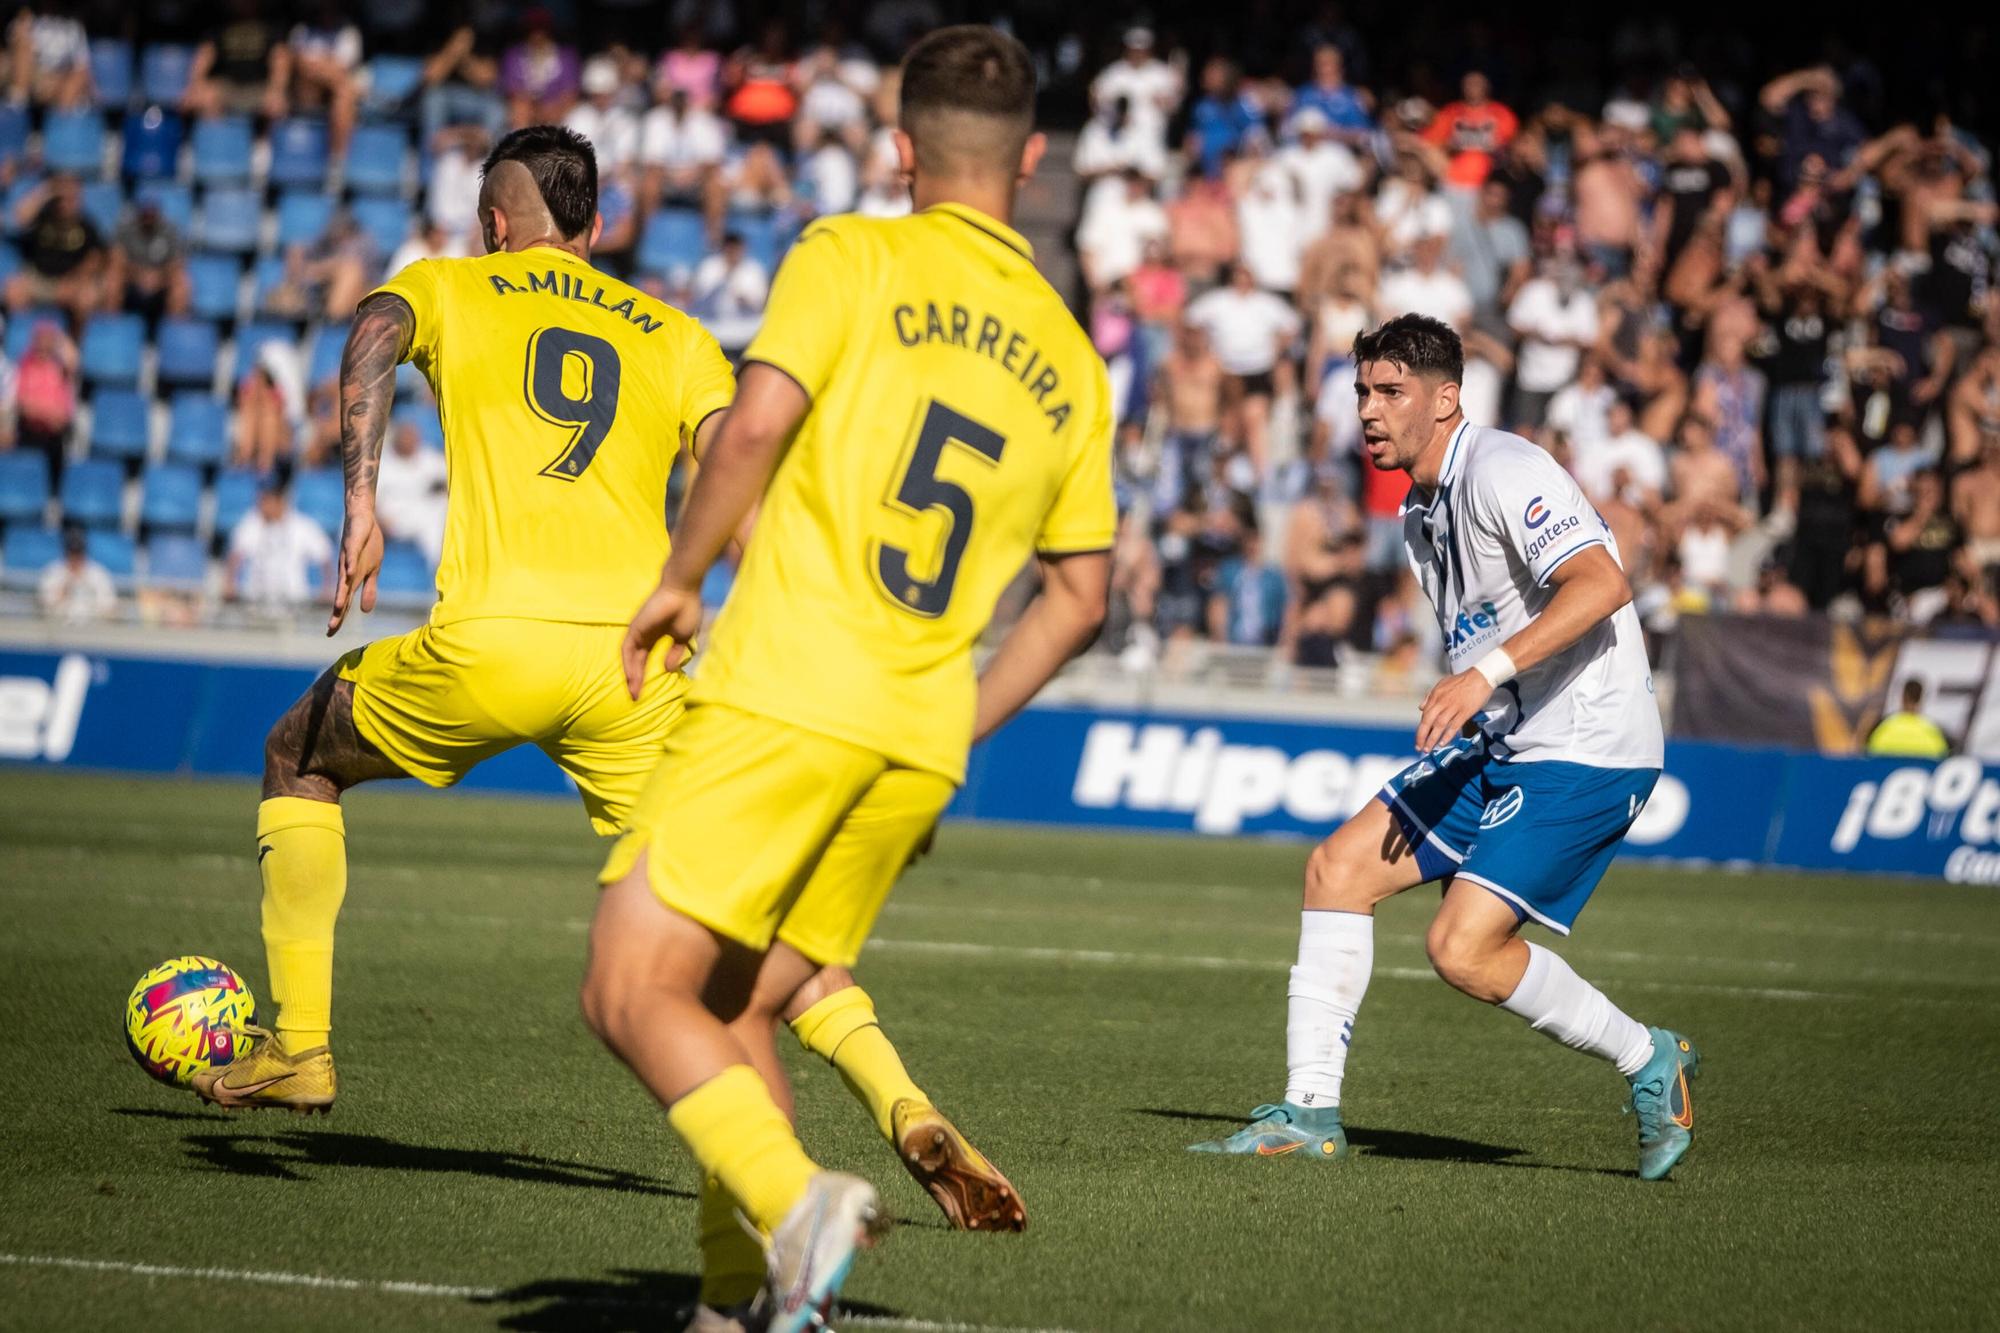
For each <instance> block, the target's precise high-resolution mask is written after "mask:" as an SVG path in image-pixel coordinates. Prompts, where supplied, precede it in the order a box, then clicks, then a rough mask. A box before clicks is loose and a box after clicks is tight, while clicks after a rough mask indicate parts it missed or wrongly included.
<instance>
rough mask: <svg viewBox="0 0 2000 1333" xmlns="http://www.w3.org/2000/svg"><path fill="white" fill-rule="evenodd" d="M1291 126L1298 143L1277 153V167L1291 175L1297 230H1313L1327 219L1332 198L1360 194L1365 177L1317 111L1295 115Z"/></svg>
mask: <svg viewBox="0 0 2000 1333" xmlns="http://www.w3.org/2000/svg"><path fill="white" fill-rule="evenodd" d="M1291 125H1292V131H1293V133H1295V134H1296V135H1297V136H1298V140H1297V142H1295V143H1291V144H1287V145H1286V146H1285V147H1283V148H1281V149H1279V150H1278V164H1279V165H1280V166H1282V167H1283V168H1284V169H1285V170H1286V172H1288V173H1289V174H1290V175H1291V178H1292V188H1293V190H1294V192H1295V193H1296V195H1297V197H1298V200H1299V211H1300V215H1301V216H1300V219H1299V225H1300V228H1301V230H1308V229H1317V228H1318V227H1319V226H1321V225H1323V223H1322V219H1325V218H1327V217H1329V216H1330V215H1331V213H1332V209H1333V200H1334V197H1335V196H1336V195H1342V194H1352V193H1354V192H1356V191H1358V190H1360V189H1361V188H1362V187H1363V186H1364V185H1366V184H1367V183H1368V173H1367V171H1366V170H1365V169H1364V168H1363V167H1362V165H1361V160H1360V159H1359V158H1357V157H1355V155H1354V154H1353V152H1352V151H1350V150H1349V149H1348V147H1347V145H1346V144H1344V143H1341V142H1339V141H1338V140H1336V139H1335V138H1334V137H1333V133H1332V131H1333V122H1332V121H1330V120H1328V119H1327V117H1326V114H1325V113H1324V112H1322V111H1320V110H1319V109H1318V108H1317V107H1307V108H1306V109H1305V110H1303V111H1300V112H1298V113H1297V114H1296V115H1294V116H1293V117H1292V121H1291Z"/></svg>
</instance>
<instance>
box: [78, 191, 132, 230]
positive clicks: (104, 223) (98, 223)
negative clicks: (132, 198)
mask: <svg viewBox="0 0 2000 1333" xmlns="http://www.w3.org/2000/svg"><path fill="white" fill-rule="evenodd" d="M83 215H84V216H85V217H86V218H89V219H90V225H91V226H93V227H95V228H97V234H98V236H99V237H101V238H102V239H103V240H105V241H107V242H108V241H109V240H110V239H111V238H112V237H113V236H114V235H116V234H117V232H118V220H119V219H120V218H122V217H123V216H124V215H125V187H124V186H122V185H120V184H119V183H118V182H117V181H92V182H90V184H88V185H86V186H84V187H83Z"/></svg>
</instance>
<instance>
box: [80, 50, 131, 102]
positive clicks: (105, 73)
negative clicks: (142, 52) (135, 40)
mask: <svg viewBox="0 0 2000 1333" xmlns="http://www.w3.org/2000/svg"><path fill="white" fill-rule="evenodd" d="M90 83H91V88H92V90H93V91H94V92H95V93H96V94H97V105H98V106H99V107H101V108H103V109H104V110H106V111H114V110H116V109H118V108H119V107H122V106H124V105H125V104H126V103H127V102H129V101H131V100H132V43H130V42H124V41H120V40H118V39H117V38H116V37H98V38H95V39H93V40H92V41H91V43H90Z"/></svg>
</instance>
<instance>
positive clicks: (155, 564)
mask: <svg viewBox="0 0 2000 1333" xmlns="http://www.w3.org/2000/svg"><path fill="white" fill-rule="evenodd" d="M207 581H208V552H207V551H205V550H203V549H202V545H201V543H200V542H198V541H196V540H195V539H194V538H193V537H190V536H188V535H187V534H186V533H180V532H161V533H156V534H154V535H153V536H152V537H149V538H147V540H146V577H145V578H143V579H141V580H140V582H141V583H144V584H146V585H147V586H148V587H155V588H183V589H199V588H200V587H201V586H202V585H203V584H204V583H206V582H207Z"/></svg>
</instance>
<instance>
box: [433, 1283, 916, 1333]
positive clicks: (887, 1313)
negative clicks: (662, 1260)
mask: <svg viewBox="0 0 2000 1333" xmlns="http://www.w3.org/2000/svg"><path fill="white" fill-rule="evenodd" d="M700 1291H701V1279H700V1278H699V1277H697V1276H696V1275H695V1274H693V1273H670V1272H641V1271H639V1270H636V1269H630V1268H620V1269H614V1270H613V1271H612V1272H611V1274H610V1275H609V1276H607V1277H601V1278H585V1277H578V1278H543V1279H542V1280H540V1281H537V1282H528V1283H524V1284H523V1285H521V1286H518V1287H511V1288H509V1289H508V1290H506V1291H501V1292H496V1293H494V1294H493V1295H491V1296H475V1297H473V1298H472V1303H473V1304H474V1305H482V1306H520V1307H525V1308H521V1309H515V1310H511V1311H510V1312H509V1313H507V1314H504V1315H502V1316H501V1317H500V1319H499V1321H498V1326H499V1327H501V1328H511V1329H521V1330H525V1331H526V1333H544V1331H546V1333H572V1330H581V1333H627V1331H628V1330H630V1331H631V1333H637V1331H638V1330H641V1329H645V1330H655V1329H660V1328H679V1327H681V1325H682V1324H684V1323H685V1322H686V1321H687V1319H688V1317H689V1315H690V1314H691V1312H692V1310H693V1307H694V1302H695V1298H696V1296H697V1295H699V1294H700ZM841 1308H842V1309H843V1310H845V1311H846V1312H847V1313H848V1314H850V1315H863V1316H868V1317H872V1318H876V1319H888V1318H893V1317H895V1315H896V1314H897V1311H895V1310H891V1309H889V1308H887V1307H886V1306H880V1305H872V1304H870V1303H868V1302H867V1301H852V1302H842V1306H841Z"/></svg>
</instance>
